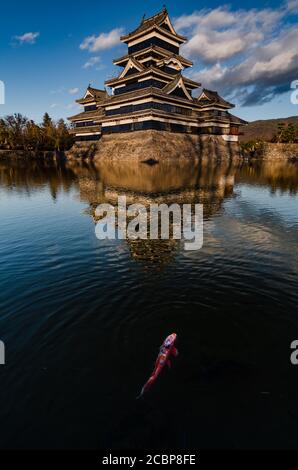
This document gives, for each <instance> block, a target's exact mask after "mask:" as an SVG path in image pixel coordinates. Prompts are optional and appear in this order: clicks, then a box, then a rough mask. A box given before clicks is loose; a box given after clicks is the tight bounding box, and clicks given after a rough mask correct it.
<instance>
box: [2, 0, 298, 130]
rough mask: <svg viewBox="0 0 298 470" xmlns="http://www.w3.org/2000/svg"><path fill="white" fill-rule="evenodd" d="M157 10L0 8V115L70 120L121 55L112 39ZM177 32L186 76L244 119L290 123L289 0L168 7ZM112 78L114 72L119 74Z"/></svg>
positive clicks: (297, 60)
mask: <svg viewBox="0 0 298 470" xmlns="http://www.w3.org/2000/svg"><path fill="white" fill-rule="evenodd" d="M162 5H163V2H159V1H155V0H151V1H150V3H149V2H146V3H142V2H139V1H129V0H127V1H125V2H124V1H121V2H117V1H114V2H100V1H98V0H97V1H94V0H88V2H85V3H84V2H74V1H66V0H60V1H57V0H51V2H49V1H48V2H47V1H45V2H40V1H38V2H37V1H30V0H28V1H26V2H23V1H22V2H21V1H15V2H7V3H5V4H2V5H1V17H2V22H1V30H0V80H2V81H3V82H4V83H5V86H6V102H5V104H4V105H0V116H3V115H5V114H8V113H13V112H21V113H23V114H25V115H26V116H28V117H29V118H32V119H35V120H36V121H40V120H41V118H42V115H43V113H44V112H45V111H47V112H49V113H50V115H51V116H52V117H53V118H55V119H58V118H60V117H64V118H65V117H67V116H69V115H72V114H75V113H76V112H77V111H78V109H79V108H78V107H77V106H76V105H75V104H74V101H75V99H77V98H79V97H81V96H82V95H83V94H84V91H85V89H86V87H87V85H88V84H89V83H91V84H92V86H94V87H97V88H103V86H104V80H105V79H107V78H109V77H111V76H112V75H115V74H116V73H117V67H115V66H113V64H112V59H113V58H116V57H120V56H121V55H122V54H124V53H125V51H126V48H125V45H123V44H121V43H120V42H119V35H120V33H121V31H123V32H128V31H130V30H132V29H133V28H135V27H136V26H137V25H138V24H139V22H140V19H141V17H142V16H143V14H144V13H146V15H147V16H150V15H152V14H154V13H155V12H157V11H159V10H160V9H161V8H162ZM166 6H167V8H168V11H169V13H170V16H171V18H172V20H173V22H174V24H175V26H176V28H177V30H178V31H179V32H181V33H183V34H185V35H187V37H189V39H190V41H189V43H188V44H187V45H186V46H185V49H184V51H183V55H185V56H187V57H190V58H191V59H192V60H193V61H194V63H195V65H194V67H193V69H192V70H191V71H189V72H188V74H189V76H191V77H193V78H195V79H197V80H200V81H201V82H202V84H203V86H204V87H206V88H210V89H218V90H219V91H220V92H221V93H222V94H223V96H224V97H226V98H230V100H231V99H232V101H233V102H236V103H237V107H236V110H235V114H237V115H239V116H240V117H242V118H244V119H248V120H255V119H262V118H263V119H266V118H274V117H286V116H293V115H298V105H294V104H292V103H291V100H290V96H291V89H290V85H291V81H293V80H295V79H296V80H298V0H288V1H287V2H277V1H268V2H258V1H248V0H244V1H242V2H241V7H240V6H239V2H229V3H226V4H225V3H222V2H218V1H215V0H209V1H208V2H207V1H204V0H202V1H200V2H198V1H185V2H181V1H178V0H175V1H168V2H167V3H166ZM119 70H120V69H119Z"/></svg>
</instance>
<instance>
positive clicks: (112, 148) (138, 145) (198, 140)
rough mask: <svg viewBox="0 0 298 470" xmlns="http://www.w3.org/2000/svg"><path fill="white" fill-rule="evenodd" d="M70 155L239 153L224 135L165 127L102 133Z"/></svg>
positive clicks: (221, 155)
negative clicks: (200, 134)
mask: <svg viewBox="0 0 298 470" xmlns="http://www.w3.org/2000/svg"><path fill="white" fill-rule="evenodd" d="M67 157H68V158H78V157H81V158H87V159H94V160H105V159H108V160H136V161H146V160H157V161H159V160H166V159H181V158H183V159H192V160H200V159H202V158H216V159H220V160H226V159H231V158H235V157H240V150H239V144H238V142H225V141H224V140H223V138H222V137H221V136H196V135H191V134H178V133H173V132H165V131H155V130H146V131H137V132H129V133H119V134H108V135H103V136H102V138H101V139H100V140H99V142H98V143H93V144H90V143H89V144H87V143H85V142H84V143H82V142H78V143H77V144H75V145H74V147H73V148H72V149H71V150H70V151H69V152H67Z"/></svg>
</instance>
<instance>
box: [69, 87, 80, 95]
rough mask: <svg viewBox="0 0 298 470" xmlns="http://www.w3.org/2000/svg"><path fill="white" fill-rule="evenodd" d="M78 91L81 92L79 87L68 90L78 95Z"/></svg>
mask: <svg viewBox="0 0 298 470" xmlns="http://www.w3.org/2000/svg"><path fill="white" fill-rule="evenodd" d="M78 92H79V88H70V89H69V90H68V93H70V94H71V95H76V94H77V93H78Z"/></svg>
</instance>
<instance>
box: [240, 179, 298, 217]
mask: <svg viewBox="0 0 298 470" xmlns="http://www.w3.org/2000/svg"><path fill="white" fill-rule="evenodd" d="M235 191H236V193H238V192H240V193H241V200H242V201H245V203H246V204H247V205H248V206H250V207H251V211H254V212H259V211H269V212H270V211H271V212H274V213H276V215H277V216H278V217H280V218H281V219H282V221H283V223H284V224H285V225H288V226H292V225H296V224H298V194H296V195H290V194H289V193H287V192H284V193H282V192H280V191H277V192H276V193H272V192H271V191H270V188H268V187H258V186H249V185H248V184H241V185H239V186H235ZM233 203H234V204H235V205H236V207H237V206H238V201H237V200H236V201H233Z"/></svg>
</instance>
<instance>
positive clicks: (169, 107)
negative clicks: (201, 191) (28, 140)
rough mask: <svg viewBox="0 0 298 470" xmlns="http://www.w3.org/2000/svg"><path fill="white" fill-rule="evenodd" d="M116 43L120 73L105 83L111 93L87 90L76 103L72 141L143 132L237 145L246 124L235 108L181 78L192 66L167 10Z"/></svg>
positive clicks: (191, 81) (116, 63)
mask: <svg viewBox="0 0 298 470" xmlns="http://www.w3.org/2000/svg"><path fill="white" fill-rule="evenodd" d="M120 39H121V41H122V42H123V43H125V44H127V54H126V55H124V56H122V57H120V58H118V59H115V60H114V61H113V62H114V64H115V65H117V66H118V67H120V69H121V70H120V73H119V74H118V76H117V77H115V78H112V79H109V80H107V81H106V82H105V85H106V87H107V88H109V89H110V93H108V92H107V91H106V89H105V90H100V89H96V88H93V87H91V86H89V87H88V88H87V90H86V93H85V95H84V96H83V98H81V99H79V100H77V103H79V104H80V105H82V106H83V107H84V111H83V112H81V113H79V114H77V115H75V116H71V117H69V120H70V121H71V122H72V124H73V128H72V130H71V131H72V133H73V134H74V136H75V141H76V142H85V141H98V140H99V139H101V138H102V137H104V136H105V135H106V134H115V133H123V132H125V133H128V132H135V131H144V130H155V131H168V132H173V133H184V134H193V135H200V136H203V135H216V136H221V137H222V139H223V140H225V141H227V142H237V141H238V134H239V126H241V125H243V124H245V121H242V120H241V119H239V118H237V117H236V116H233V115H232V114H230V113H229V109H230V108H233V107H234V105H233V104H231V103H229V102H227V101H225V100H224V99H223V98H221V97H220V96H219V95H218V93H217V92H216V91H210V90H208V89H203V90H202V91H201V93H200V94H198V95H199V96H198V97H195V96H194V94H193V92H194V90H196V89H197V88H199V87H200V86H201V84H200V83H197V82H195V81H193V80H191V79H190V78H187V77H186V76H184V75H183V72H184V70H185V69H188V68H189V67H192V65H193V63H192V62H191V61H190V60H188V59H186V58H185V57H183V56H182V55H180V52H179V49H180V46H181V45H183V44H184V43H185V42H186V40H187V39H186V38H185V37H184V36H181V35H180V34H178V33H177V32H176V31H175V29H174V27H173V24H172V22H171V20H170V18H169V15H168V12H167V10H166V8H163V10H162V11H161V12H159V13H157V14H156V15H154V16H152V17H150V18H146V19H145V18H143V19H142V21H141V23H140V25H139V26H138V27H137V28H136V29H135V30H134V31H132V32H131V33H129V34H127V35H125V36H122V37H121V38H120ZM115 137H116V136H115Z"/></svg>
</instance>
